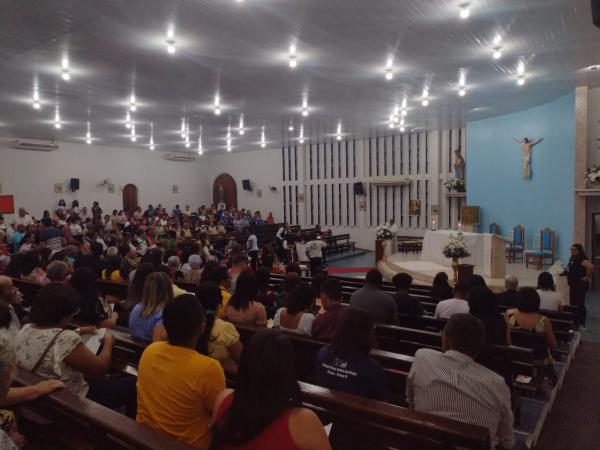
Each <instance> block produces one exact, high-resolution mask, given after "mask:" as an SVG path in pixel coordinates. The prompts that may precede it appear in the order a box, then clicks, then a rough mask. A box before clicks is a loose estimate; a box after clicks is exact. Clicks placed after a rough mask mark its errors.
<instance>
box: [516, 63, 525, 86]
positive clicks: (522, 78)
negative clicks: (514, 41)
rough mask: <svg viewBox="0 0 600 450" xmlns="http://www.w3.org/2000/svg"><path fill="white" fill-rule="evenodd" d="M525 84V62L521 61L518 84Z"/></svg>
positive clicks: (518, 69)
mask: <svg viewBox="0 0 600 450" xmlns="http://www.w3.org/2000/svg"><path fill="white" fill-rule="evenodd" d="M524 84H525V63H524V62H523V61H519V64H518V65H517V85H519V86H523V85H524Z"/></svg>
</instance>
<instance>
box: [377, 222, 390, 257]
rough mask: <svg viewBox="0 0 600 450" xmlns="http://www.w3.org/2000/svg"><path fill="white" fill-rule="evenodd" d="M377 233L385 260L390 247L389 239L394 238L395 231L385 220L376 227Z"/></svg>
mask: <svg viewBox="0 0 600 450" xmlns="http://www.w3.org/2000/svg"><path fill="white" fill-rule="evenodd" d="M375 235H376V236H377V240H378V241H379V242H380V243H381V250H382V257H383V261H385V260H386V254H387V248H388V247H389V241H391V240H392V239H393V238H394V232H393V231H392V226H391V225H390V224H389V223H387V222H385V223H382V224H381V225H378V226H377V227H375Z"/></svg>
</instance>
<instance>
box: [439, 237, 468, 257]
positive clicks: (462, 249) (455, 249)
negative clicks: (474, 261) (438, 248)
mask: <svg viewBox="0 0 600 450" xmlns="http://www.w3.org/2000/svg"><path fill="white" fill-rule="evenodd" d="M442 253H443V254H444V256H445V257H446V258H452V259H459V258H468V257H469V256H471V253H470V252H469V249H468V248H467V246H466V245H465V238H464V236H463V235H462V234H459V235H458V236H454V235H453V234H452V235H450V240H449V241H448V243H447V244H446V245H445V246H444V248H443V250H442Z"/></svg>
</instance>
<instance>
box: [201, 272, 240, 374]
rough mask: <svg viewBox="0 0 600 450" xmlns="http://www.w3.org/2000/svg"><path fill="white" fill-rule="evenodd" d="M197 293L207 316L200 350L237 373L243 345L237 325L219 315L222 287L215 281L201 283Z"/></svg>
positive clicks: (227, 370) (224, 367) (226, 368)
mask: <svg viewBox="0 0 600 450" xmlns="http://www.w3.org/2000/svg"><path fill="white" fill-rule="evenodd" d="M196 295H197V297H198V300H200V303H202V307H203V308H204V315H205V316H206V327H205V328H204V331H203V333H202V335H201V336H200V339H199V340H198V346H197V349H198V352H200V353H202V354H203V355H207V356H210V357H211V358H214V359H216V360H217V361H219V362H220V363H221V366H222V367H223V369H224V370H225V371H226V372H233V373H236V372H237V367H238V366H237V365H238V363H239V362H240V355H241V354H242V348H243V347H242V343H241V342H240V335H239V333H238V332H237V330H236V329H235V326H234V325H233V324H232V323H229V322H225V321H224V320H221V319H219V317H218V311H219V308H220V307H221V305H222V302H223V296H222V291H221V288H220V287H219V286H218V285H217V284H216V283H214V282H206V283H200V284H199V285H198V290H197V294H196Z"/></svg>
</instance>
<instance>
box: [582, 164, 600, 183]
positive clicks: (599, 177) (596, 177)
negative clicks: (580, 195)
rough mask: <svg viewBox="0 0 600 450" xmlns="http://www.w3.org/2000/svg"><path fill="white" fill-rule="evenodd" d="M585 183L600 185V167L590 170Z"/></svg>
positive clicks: (596, 166)
mask: <svg viewBox="0 0 600 450" xmlns="http://www.w3.org/2000/svg"><path fill="white" fill-rule="evenodd" d="M585 181H587V182H588V183H590V184H600V165H593V166H592V167H590V168H589V169H588V171H587V173H586V175H585Z"/></svg>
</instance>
